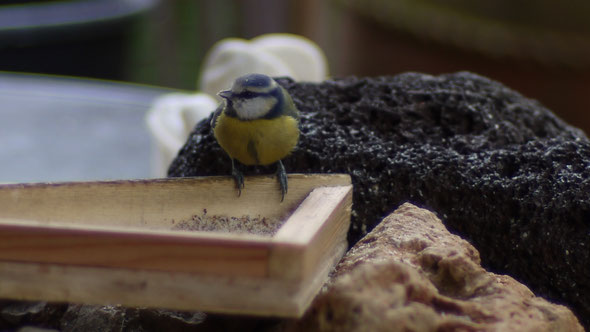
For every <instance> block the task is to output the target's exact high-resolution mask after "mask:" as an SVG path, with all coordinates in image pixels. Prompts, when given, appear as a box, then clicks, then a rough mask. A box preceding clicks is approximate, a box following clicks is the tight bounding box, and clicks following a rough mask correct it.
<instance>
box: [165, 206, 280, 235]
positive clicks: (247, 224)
mask: <svg viewBox="0 0 590 332" xmlns="http://www.w3.org/2000/svg"><path fill="white" fill-rule="evenodd" d="M283 223H284V221H283V220H280V219H279V218H267V217H263V216H260V215H257V216H254V217H251V216H248V215H244V216H241V217H235V216H216V215H207V210H206V209H203V213H202V214H201V215H193V216H192V217H191V218H190V219H188V220H181V221H176V222H175V223H173V227H172V230H182V231H199V232H221V233H237V234H244V233H248V234H255V235H261V236H269V237H270V236H273V235H274V234H275V233H276V232H277V231H278V230H279V228H281V226H282V224H283Z"/></svg>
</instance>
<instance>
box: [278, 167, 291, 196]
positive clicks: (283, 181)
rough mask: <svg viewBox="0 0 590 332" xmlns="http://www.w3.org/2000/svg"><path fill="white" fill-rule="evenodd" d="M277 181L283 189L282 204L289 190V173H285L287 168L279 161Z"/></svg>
mask: <svg viewBox="0 0 590 332" xmlns="http://www.w3.org/2000/svg"><path fill="white" fill-rule="evenodd" d="M277 179H278V180H279V186H280V187H281V202H282V201H283V200H284V199H285V194H286V193H287V190H288V185H287V172H286V171H285V166H283V162H282V161H280V160H279V162H278V163H277Z"/></svg>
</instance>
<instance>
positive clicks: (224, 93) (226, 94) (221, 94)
mask: <svg viewBox="0 0 590 332" xmlns="http://www.w3.org/2000/svg"><path fill="white" fill-rule="evenodd" d="M217 95H218V96H219V97H221V98H224V99H229V98H231V96H232V93H231V90H223V91H219V93H218V94H217Z"/></svg>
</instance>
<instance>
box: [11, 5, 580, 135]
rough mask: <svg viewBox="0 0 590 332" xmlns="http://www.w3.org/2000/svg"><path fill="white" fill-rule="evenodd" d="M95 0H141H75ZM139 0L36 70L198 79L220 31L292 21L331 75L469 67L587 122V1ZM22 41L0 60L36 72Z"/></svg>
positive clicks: (228, 33)
mask: <svg viewBox="0 0 590 332" xmlns="http://www.w3.org/2000/svg"><path fill="white" fill-rule="evenodd" d="M93 1H95V2H96V3H103V4H104V3H116V4H117V6H122V4H126V3H127V4H133V3H139V2H141V1H130V0H84V1H81V2H88V3H90V2H93ZM143 1H151V2H153V3H154V4H153V5H150V6H147V7H146V8H147V9H146V10H145V11H143V12H142V13H141V14H140V15H135V16H133V19H132V20H127V21H122V20H118V21H116V22H118V25H117V24H115V25H112V26H111V27H110V28H109V29H104V30H103V31H106V32H108V33H109V34H110V35H109V34H106V35H105V34H103V35H102V37H100V36H99V38H95V39H93V38H94V37H96V35H88V36H86V37H84V38H82V40H81V42H80V43H78V44H76V45H67V48H62V49H61V50H60V51H59V52H62V53H61V57H62V58H63V59H61V60H63V61H62V63H61V65H63V66H65V67H63V68H61V69H60V70H53V71H50V70H46V71H43V69H41V70H38V72H49V73H55V74H67V75H78V76H90V77H98V78H106V79H115V80H124V81H131V82H137V83H145V84H152V85H159V86H166V87H172V88H181V89H187V90H194V89H195V88H196V82H197V77H198V74H199V70H200V64H201V62H202V60H203V57H204V56H205V53H206V51H207V50H208V49H209V48H210V47H211V46H212V45H213V44H214V43H215V42H216V41H218V40H220V39H222V38H226V37H243V38H251V37H254V36H257V35H260V34H264V33H271V32H291V33H297V34H301V35H303V36H306V37H308V38H310V39H312V40H314V41H315V42H317V43H318V44H319V45H320V47H322V48H323V49H324V51H325V53H326V55H327V57H328V60H329V63H330V72H331V75H332V76H334V77H341V76H347V75H359V76H364V75H394V74H397V73H401V72H406V71H419V72H425V73H430V74H440V73H446V72H454V71H459V70H469V71H473V72H476V73H479V74H482V75H485V76H488V77H490V78H492V79H495V80H499V81H501V82H503V83H505V84H506V85H508V86H509V87H511V88H513V89H516V90H518V91H520V92H521V93H523V94H524V95H525V96H527V97H531V98H535V99H537V100H539V101H541V102H542V103H543V104H544V105H545V106H547V107H548V108H550V109H552V110H553V111H555V112H556V113H557V114H558V115H560V116H561V117H562V118H564V119H565V120H566V121H568V122H569V123H571V124H573V125H575V126H578V127H581V128H583V129H584V130H585V131H586V132H587V133H590V115H589V112H590V20H588V19H587V18H588V17H590V2H587V1H585V0H571V1H570V2H567V3H558V2H553V1H550V0H521V1H518V2H514V1H509V0H494V1H492V0H488V1H477V2H473V1H468V0H420V1H415V0H199V1H194V0H173V1H157V0H143ZM73 2H75V1H73ZM46 3H67V2H66V1H59V2H52V1H48V2H46ZM0 4H2V3H0ZM117 8H119V7H117ZM121 8H122V7H121ZM1 9H2V7H1V6H0V16H1ZM0 23H1V22H0ZM122 23H125V24H122ZM0 25H1V24H0ZM71 31H80V30H71ZM9 32H10V31H9V29H8V30H7V29H2V28H0V54H7V53H8V52H7V51H6V49H2V47H3V45H4V46H5V45H7V41H8V39H7V36H9V34H8V33H9ZM57 32H58V33H59V34H58V36H59V37H60V38H58V46H59V45H60V43H62V44H63V41H64V38H61V37H63V36H72V32H67V31H65V30H64V31H57ZM114 32H116V36H118V37H117V38H115V39H112V40H115V43H113V44H110V46H109V44H107V43H105V42H104V41H105V38H106V37H109V36H112V35H113V33H114ZM105 36H106V37H105ZM21 37H22V36H17V38H16V40H18V41H19V42H22V38H21ZM60 39H61V40H60ZM21 44H22V43H21ZM28 46H29V45H26V43H25V44H24V45H20V46H19V48H18V49H17V53H16V55H15V56H13V57H12V58H10V60H9V61H4V62H2V63H0V65H1V64H7V63H9V62H10V63H12V64H13V65H15V66H13V67H10V68H13V69H10V68H9V67H7V66H4V67H2V66H0V70H7V69H6V68H8V70H18V71H35V69H34V68H35V67H33V66H30V65H31V64H39V63H41V64H44V63H48V59H49V58H48V57H45V56H44V55H42V54H41V53H39V52H37V53H35V52H32V53H31V52H28V53H27V52H26V51H27V49H26V47H28ZM45 46H47V44H45ZM19 52H20V53H19ZM25 53H27V54H25ZM57 54H58V56H57V59H60V55H59V53H57ZM117 60H118V61H117ZM115 69H116V70H115Z"/></svg>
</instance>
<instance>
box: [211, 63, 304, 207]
mask: <svg viewBox="0 0 590 332" xmlns="http://www.w3.org/2000/svg"><path fill="white" fill-rule="evenodd" d="M218 95H219V96H220V97H222V98H223V99H224V100H223V102H222V103H221V104H220V105H219V107H218V108H217V110H216V111H215V113H214V115H213V118H212V119H211V128H213V134H214V136H215V139H217V142H218V143H219V145H220V146H221V147H222V148H223V150H225V152H226V153H227V154H228V155H229V157H230V158H231V162H232V176H233V178H234V180H235V182H236V186H237V187H238V196H239V195H240V194H241V192H242V191H241V190H242V188H244V175H243V174H242V172H241V171H240V170H239V169H238V168H237V166H236V163H235V160H237V161H239V162H240V163H242V164H244V165H264V166H266V165H270V164H273V163H277V178H278V181H279V185H280V189H281V202H282V201H283V199H284V198H285V194H286V193H287V173H286V172H285V166H283V162H282V161H281V159H283V158H285V157H286V156H287V155H289V153H291V151H292V150H293V149H294V148H295V145H297V142H298V140H299V111H298V110H297V108H296V107H295V104H294V103H293V99H291V96H290V95H289V93H288V92H287V91H286V90H285V89H284V88H283V87H282V86H280V85H279V84H278V83H277V82H276V81H275V80H273V79H272V78H270V77H268V76H266V75H262V74H248V75H245V76H242V77H239V78H237V79H236V80H235V82H234V83H233V85H232V87H231V90H226V91H221V92H219V94H218Z"/></svg>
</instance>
